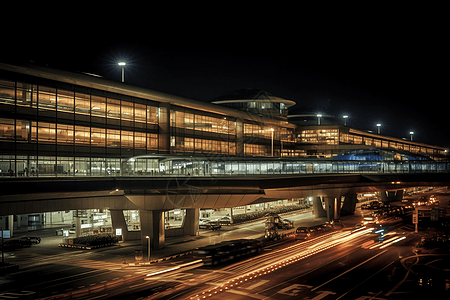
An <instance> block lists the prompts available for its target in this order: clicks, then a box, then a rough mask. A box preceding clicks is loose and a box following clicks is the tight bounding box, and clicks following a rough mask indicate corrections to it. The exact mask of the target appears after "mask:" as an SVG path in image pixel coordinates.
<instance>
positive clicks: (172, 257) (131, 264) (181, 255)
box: [128, 250, 194, 267]
mask: <svg viewBox="0 0 450 300" xmlns="http://www.w3.org/2000/svg"><path fill="white" fill-rule="evenodd" d="M193 253H194V250H191V251H187V252H183V253H179V254H175V255H171V256H166V257H163V258H158V259H152V260H150V261H147V262H136V261H135V262H134V263H128V266H130V267H135V266H149V265H150V264H154V263H159V262H162V261H167V260H171V259H175V258H179V257H183V256H186V255H190V254H193Z"/></svg>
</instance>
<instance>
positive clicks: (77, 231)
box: [74, 210, 81, 237]
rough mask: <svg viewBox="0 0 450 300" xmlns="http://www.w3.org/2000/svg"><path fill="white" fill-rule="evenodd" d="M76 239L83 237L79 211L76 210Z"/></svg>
mask: <svg viewBox="0 0 450 300" xmlns="http://www.w3.org/2000/svg"><path fill="white" fill-rule="evenodd" d="M75 214H76V215H75V216H74V219H75V237H80V236H81V218H80V217H79V216H78V210H75Z"/></svg>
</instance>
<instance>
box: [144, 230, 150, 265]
mask: <svg viewBox="0 0 450 300" xmlns="http://www.w3.org/2000/svg"><path fill="white" fill-rule="evenodd" d="M145 238H146V239H147V240H148V251H147V252H148V256H147V258H148V262H150V237H149V236H148V235H147V236H145Z"/></svg>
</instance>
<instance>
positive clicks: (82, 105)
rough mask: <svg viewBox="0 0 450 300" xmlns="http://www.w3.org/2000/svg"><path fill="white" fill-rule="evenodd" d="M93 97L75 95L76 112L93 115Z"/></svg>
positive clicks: (80, 94)
mask: <svg viewBox="0 0 450 300" xmlns="http://www.w3.org/2000/svg"><path fill="white" fill-rule="evenodd" d="M90 107H91V97H90V96H89V95H88V94H82V93H75V112H76V113H78V114H84V115H89V114H90V113H91V109H90Z"/></svg>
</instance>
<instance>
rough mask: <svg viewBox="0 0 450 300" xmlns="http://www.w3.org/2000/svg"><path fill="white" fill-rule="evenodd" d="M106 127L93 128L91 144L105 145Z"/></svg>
mask: <svg viewBox="0 0 450 300" xmlns="http://www.w3.org/2000/svg"><path fill="white" fill-rule="evenodd" d="M105 143H106V129H104V128H91V146H96V147H105Z"/></svg>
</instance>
